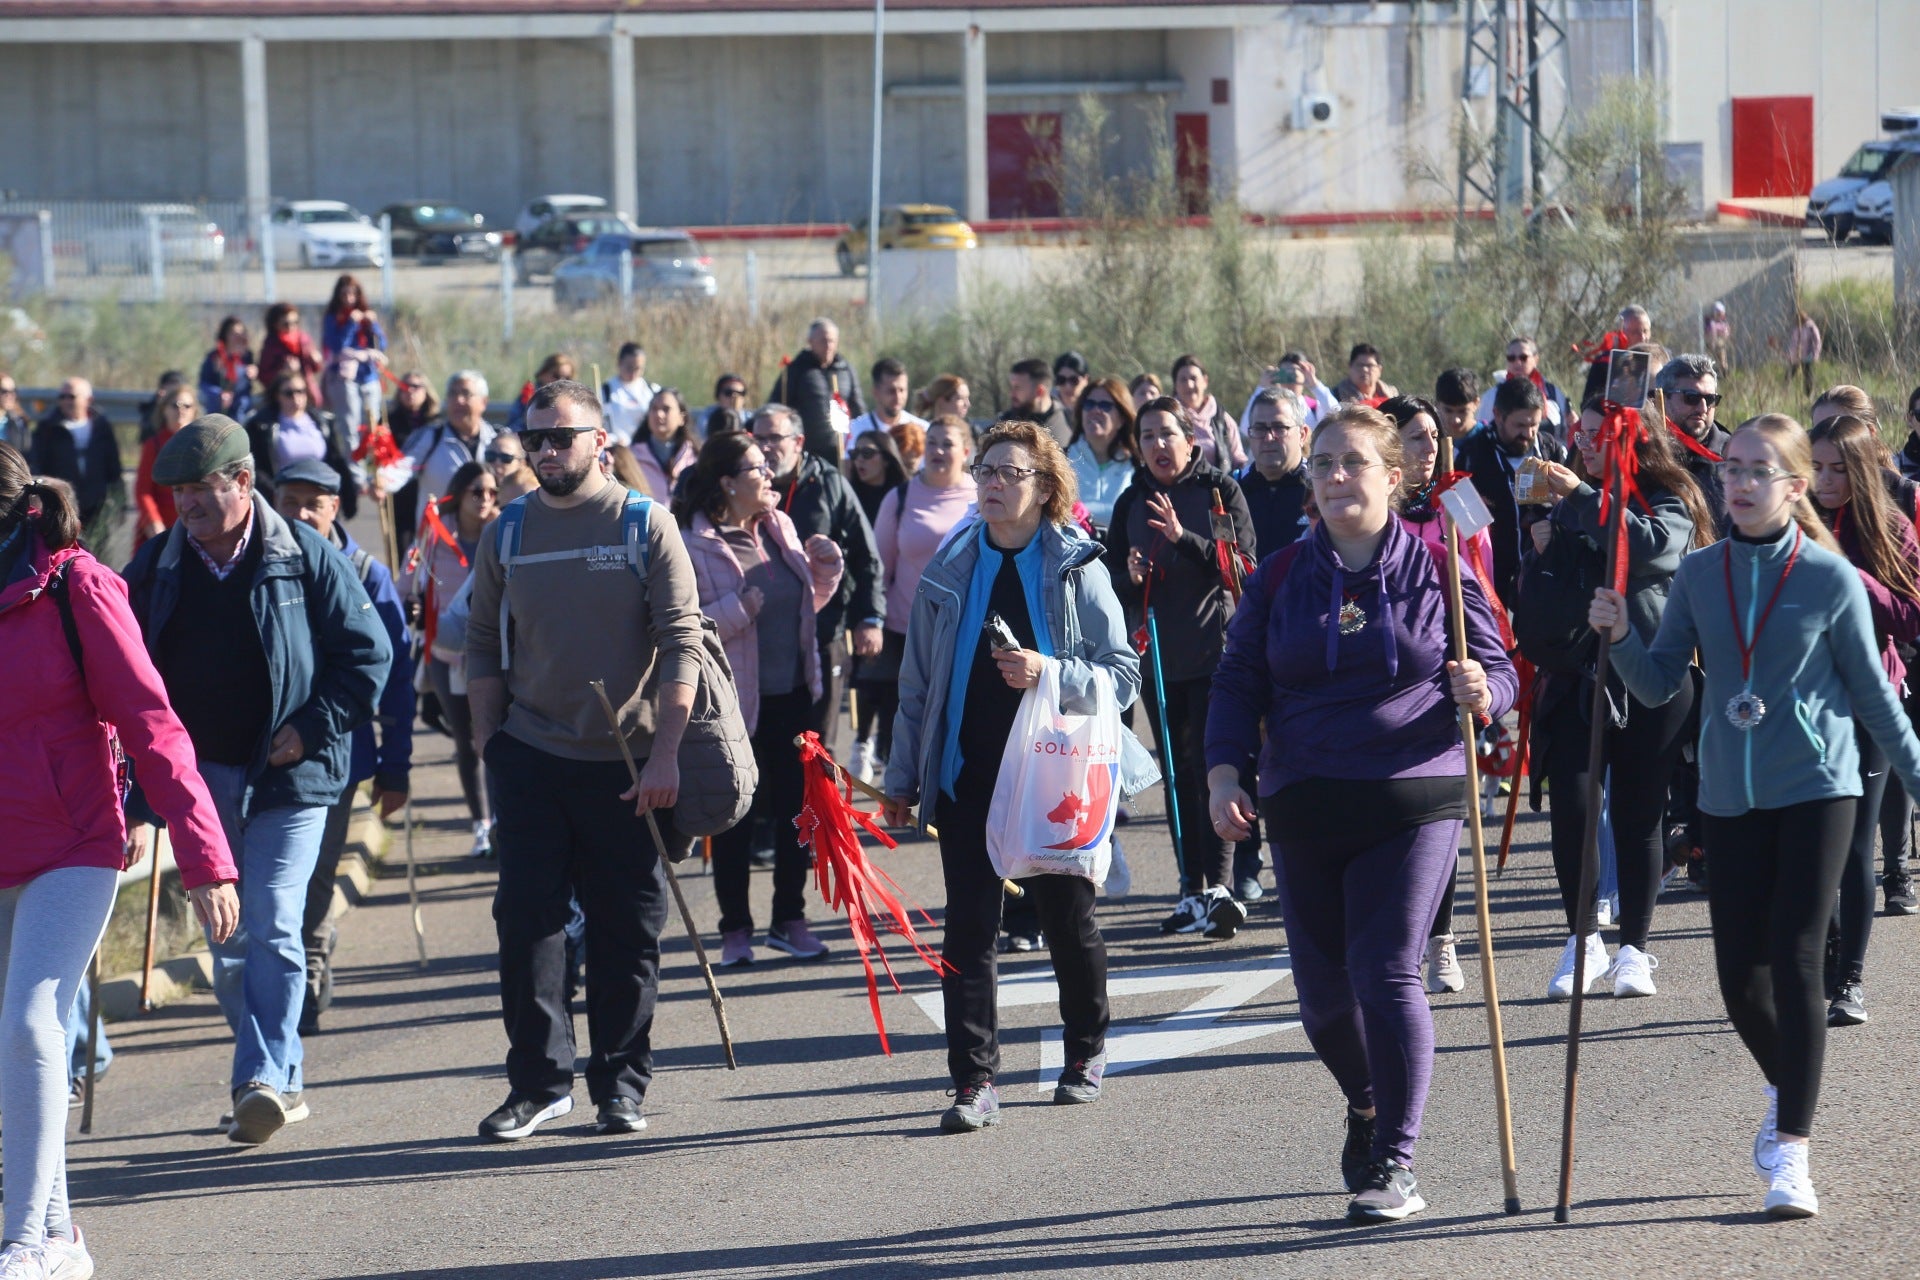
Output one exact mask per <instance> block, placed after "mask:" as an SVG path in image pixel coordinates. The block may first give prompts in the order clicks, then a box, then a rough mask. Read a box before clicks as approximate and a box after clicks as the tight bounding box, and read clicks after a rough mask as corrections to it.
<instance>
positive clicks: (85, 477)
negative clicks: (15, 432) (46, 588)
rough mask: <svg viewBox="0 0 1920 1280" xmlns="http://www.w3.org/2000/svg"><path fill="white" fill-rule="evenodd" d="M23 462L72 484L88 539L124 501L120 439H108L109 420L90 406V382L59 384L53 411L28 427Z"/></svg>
mask: <svg viewBox="0 0 1920 1280" xmlns="http://www.w3.org/2000/svg"><path fill="white" fill-rule="evenodd" d="M27 461H28V465H30V466H31V467H32V468H33V473H34V474H35V475H37V476H51V477H53V478H54V479H56V480H65V481H66V482H67V483H68V484H70V485H72V486H73V491H74V496H75V497H77V498H78V499H79V501H80V519H81V521H82V522H83V523H84V524H85V525H86V527H87V536H88V541H89V542H93V543H95V544H96V545H97V540H98V539H99V538H101V537H102V536H103V534H104V533H105V528H104V526H105V524H106V523H108V522H111V521H112V520H113V519H114V518H115V517H117V516H118V515H119V514H120V512H121V511H122V510H124V509H125V507H126V505H127V479H126V471H125V469H124V468H122V467H121V465H120V442H119V441H118V440H117V439H115V438H114V434H113V424H112V423H111V422H109V421H107V418H106V415H105V414H103V413H100V412H98V411H97V410H95V409H94V407H93V384H92V383H90V382H88V381H87V380H86V379H85V378H68V379H67V380H66V381H65V382H63V383H61V384H60V394H59V396H58V397H56V399H55V400H54V408H53V412H51V413H49V414H48V415H47V416H46V417H44V418H42V419H40V424H39V425H38V426H37V427H35V428H34V430H33V447H32V448H31V449H30V450H29V451H28V453H27ZM103 518H104V519H103ZM101 558H102V559H103V560H104V559H106V558H107V557H105V556H102V557H101ZM114 563H116V564H117V563H119V562H118V561H114Z"/></svg>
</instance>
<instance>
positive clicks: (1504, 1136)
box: [1440, 435, 1520, 1213]
mask: <svg viewBox="0 0 1920 1280" xmlns="http://www.w3.org/2000/svg"><path fill="white" fill-rule="evenodd" d="M1440 470H1441V471H1442V473H1446V472H1451V471H1452V470H1453V440H1452V438H1451V437H1449V436H1446V435H1442V436H1441V437H1440ZM1440 519H1441V520H1442V522H1443V524H1442V527H1443V528H1444V529H1445V530H1446V534H1447V622H1448V626H1449V629H1450V630H1451V631H1452V633H1453V634H1452V639H1453V656H1454V659H1455V661H1457V662H1465V661H1467V660H1468V659H1469V658H1470V657H1471V656H1472V655H1471V653H1470V652H1469V651H1468V649H1467V615H1466V606H1465V592H1464V589H1463V588H1462V586H1461V582H1460V531H1459V529H1458V528H1456V527H1455V525H1454V523H1453V520H1452V519H1451V518H1450V517H1448V516H1445V515H1442V516H1441V517H1440ZM1459 712H1460V737H1461V740H1462V741H1463V742H1464V743H1465V744H1466V748H1467V750H1466V757H1467V831H1468V843H1469V847H1470V848H1471V849H1472V850H1473V896H1474V914H1475V916H1476V917H1477V918H1478V922H1479V930H1480V956H1481V959H1482V960H1483V961H1484V963H1485V979H1484V980H1485V983H1486V992H1487V1000H1486V1004H1487V1040H1488V1042H1489V1044H1490V1045H1491V1046H1492V1049H1493V1102H1494V1108H1495V1110H1496V1111H1497V1113H1498V1114H1497V1117H1496V1118H1497V1120H1498V1122H1499V1127H1500V1177H1501V1181H1502V1182H1503V1183H1504V1184H1505V1187H1506V1193H1507V1199H1506V1210H1507V1212H1508V1213H1519V1212H1520V1175H1519V1170H1518V1167H1517V1165H1516V1163H1515V1159H1514V1153H1513V1108H1512V1104H1511V1101H1510V1099H1509V1097H1508V1092H1507V1043H1506V1037H1505V1035H1504V1034H1503V1033H1502V1030H1501V1026H1500V984H1499V982H1498V980H1497V979H1496V978H1495V977H1494V971H1493V912H1492V909H1491V907H1490V906H1489V904H1488V902H1487V841H1486V833H1485V832H1483V831H1482V830H1481V828H1480V764H1479V756H1478V753H1477V751H1476V749H1475V743H1476V742H1477V741H1478V739H1479V734H1477V733H1476V732H1475V731H1474V719H1473V712H1471V711H1469V710H1467V709H1466V708H1465V707H1461V708H1459ZM1515 785H1516V786H1517V785H1518V784H1517V783H1516V784H1515Z"/></svg>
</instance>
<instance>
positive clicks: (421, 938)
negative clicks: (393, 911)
mask: <svg viewBox="0 0 1920 1280" xmlns="http://www.w3.org/2000/svg"><path fill="white" fill-rule="evenodd" d="M376 812H377V811H376ZM400 820H401V821H402V822H404V823H406V824H407V836H406V840H407V909H408V911H409V912H410V913H411V915H412V917H413V940H414V944H415V945H416V946H417V947H419V949H420V967H421V968H422V969H424V968H426V967H427V922H426V919H425V917H423V916H422V915H421V914H420V884H419V882H418V880H416V879H415V877H414V862H413V788H412V787H408V788H407V798H406V801H405V807H404V808H403V809H402V811H401V817H400Z"/></svg>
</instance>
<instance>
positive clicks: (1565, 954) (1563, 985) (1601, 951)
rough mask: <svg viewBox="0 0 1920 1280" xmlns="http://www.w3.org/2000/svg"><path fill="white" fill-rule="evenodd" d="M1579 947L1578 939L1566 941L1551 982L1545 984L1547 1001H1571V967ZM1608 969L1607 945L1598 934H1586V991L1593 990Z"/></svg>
mask: <svg viewBox="0 0 1920 1280" xmlns="http://www.w3.org/2000/svg"><path fill="white" fill-rule="evenodd" d="M1579 945H1580V939H1578V938H1568V939H1567V945H1566V947H1565V948H1564V949H1562V950H1561V952H1560V967H1559V968H1558V969H1555V970H1554V971H1553V980H1552V981H1551V982H1549V983H1547V999H1549V1000H1571V999H1573V966H1574V961H1575V960H1576V959H1577V958H1578V956H1579V954H1580V953H1579V952H1578V951H1577V950H1575V948H1576V947H1578V946H1579ZM1610 967H1611V963H1610V961H1609V960H1608V958H1607V944H1606V943H1604V942H1602V941H1601V940H1600V935H1599V934H1597V933H1590V934H1588V935H1587V990H1588V991H1592V990H1593V984H1594V983H1596V982H1598V981H1600V979H1601V978H1602V977H1604V976H1605V975H1606V972H1607V970H1608V968H1610Z"/></svg>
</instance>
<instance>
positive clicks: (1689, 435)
mask: <svg viewBox="0 0 1920 1280" xmlns="http://www.w3.org/2000/svg"><path fill="white" fill-rule="evenodd" d="M1667 430H1669V431H1671V432H1673V438H1674V439H1676V440H1678V441H1679V442H1680V443H1681V444H1682V445H1684V446H1685V447H1686V450H1687V452H1689V453H1691V454H1692V455H1693V456H1694V457H1696V458H1705V459H1706V460H1707V461H1708V462H1722V461H1725V459H1723V458H1721V456H1720V455H1719V454H1717V453H1715V452H1714V451H1713V450H1711V449H1709V448H1707V446H1705V445H1703V444H1701V443H1700V442H1699V441H1698V440H1695V439H1694V438H1693V432H1691V431H1689V430H1687V429H1686V428H1685V427H1683V426H1681V425H1680V424H1679V423H1677V422H1675V421H1674V420H1673V419H1672V418H1668V419H1667Z"/></svg>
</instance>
